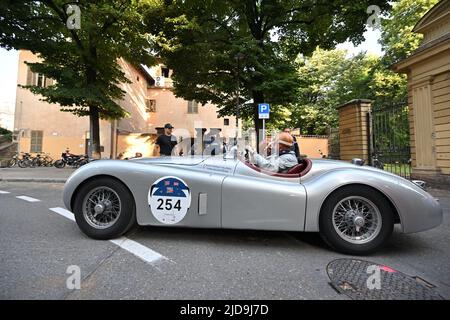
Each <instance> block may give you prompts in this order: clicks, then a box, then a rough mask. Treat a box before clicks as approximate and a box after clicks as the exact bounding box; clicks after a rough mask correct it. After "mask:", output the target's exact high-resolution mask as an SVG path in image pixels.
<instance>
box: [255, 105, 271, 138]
mask: <svg viewBox="0 0 450 320" xmlns="http://www.w3.org/2000/svg"><path fill="white" fill-rule="evenodd" d="M258 115H259V119H262V121H263V127H262V141H264V140H265V139H266V119H269V117H270V105H269V104H268V103H260V104H258ZM258 134H259V133H258Z"/></svg>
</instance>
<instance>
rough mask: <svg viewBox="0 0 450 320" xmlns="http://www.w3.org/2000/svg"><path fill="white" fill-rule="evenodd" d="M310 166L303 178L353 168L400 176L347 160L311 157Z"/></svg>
mask: <svg viewBox="0 0 450 320" xmlns="http://www.w3.org/2000/svg"><path fill="white" fill-rule="evenodd" d="M311 160H312V167H311V171H310V172H309V173H308V174H307V175H305V179H310V178H314V177H317V176H319V175H322V174H323V173H325V172H328V171H330V170H339V169H355V170H364V171H372V172H377V173H380V174H385V175H388V176H392V177H395V178H400V177H399V176H397V175H395V174H393V173H390V172H388V171H384V170H380V169H377V168H374V167H371V166H368V165H364V166H359V165H356V164H352V163H350V162H348V161H341V160H328V159H311Z"/></svg>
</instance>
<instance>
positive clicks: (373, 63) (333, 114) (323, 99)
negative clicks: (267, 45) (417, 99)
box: [287, 48, 380, 134]
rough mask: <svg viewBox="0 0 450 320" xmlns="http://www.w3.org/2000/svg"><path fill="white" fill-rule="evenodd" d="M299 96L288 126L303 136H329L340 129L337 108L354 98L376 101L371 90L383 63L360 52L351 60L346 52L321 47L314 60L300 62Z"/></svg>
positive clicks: (292, 109)
mask: <svg viewBox="0 0 450 320" xmlns="http://www.w3.org/2000/svg"><path fill="white" fill-rule="evenodd" d="M298 63H299V64H300V67H299V74H300V82H299V88H298V96H297V99H296V101H295V102H294V103H293V104H292V105H291V108H290V111H291V112H292V115H291V117H290V121H289V122H288V123H287V125H289V126H291V127H296V128H300V130H301V132H302V133H303V134H327V133H328V128H329V127H335V126H337V120H338V119H337V111H336V107H337V106H339V105H341V104H343V103H346V102H348V101H350V100H353V99H374V98H375V93H374V91H372V90H368V88H370V87H371V85H372V83H373V78H374V73H375V71H376V70H377V69H376V68H377V67H378V66H379V64H380V59H379V58H377V57H375V56H370V55H366V54H365V53H360V54H358V55H355V56H352V57H347V51H346V50H323V49H320V48H317V49H316V50H315V51H314V53H313V54H312V55H311V57H300V58H299V59H298Z"/></svg>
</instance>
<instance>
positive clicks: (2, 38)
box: [0, 0, 153, 152]
mask: <svg viewBox="0 0 450 320" xmlns="http://www.w3.org/2000/svg"><path fill="white" fill-rule="evenodd" d="M74 4H76V5H77V6H79V7H80V9H81V29H72V30H71V29H69V28H68V27H67V21H68V20H69V16H70V12H69V14H68V13H67V12H68V11H67V10H66V9H67V6H66V1H63V0H42V1H28V0H6V1H3V3H2V6H1V7H0V46H2V47H5V48H6V49H12V48H15V49H25V50H30V51H31V52H33V53H34V54H37V55H38V57H39V58H40V59H41V62H38V63H28V65H29V66H30V68H31V70H32V71H33V72H35V73H40V74H43V75H45V76H46V77H48V78H52V79H54V80H55V82H54V84H53V85H51V86H48V87H39V86H34V85H32V86H26V88H28V89H30V90H31V91H32V92H33V93H35V94H40V95H42V97H43V100H44V101H47V102H49V103H58V104H60V105H61V106H62V107H63V108H62V111H68V112H72V113H73V114H75V115H77V116H87V115H89V116H90V120H91V128H92V131H93V132H92V133H91V137H92V139H93V147H94V151H97V152H98V151H99V146H100V144H99V133H98V127H99V118H103V119H116V118H121V117H124V116H125V115H126V114H127V113H126V111H125V110H123V109H122V108H121V107H120V106H119V104H118V103H117V101H118V100H120V99H121V98H122V97H123V95H124V92H123V91H122V90H121V89H120V87H119V83H121V82H122V83H123V82H125V83H126V82H129V80H128V79H127V78H126V77H125V75H124V73H123V72H122V70H121V69H120V66H119V64H118V59H119V58H124V59H126V60H128V61H129V62H131V63H134V64H139V63H146V64H149V65H150V64H152V62H153V59H152V57H151V55H150V53H149V51H148V50H147V49H148V47H149V44H148V41H147V39H146V37H145V35H144V34H145V31H144V27H145V26H144V25H143V24H142V19H143V18H142V14H141V12H143V11H145V10H147V9H148V8H149V7H151V6H152V5H153V4H152V2H150V1H134V0H98V1H95V2H93V1H88V0H81V1H78V2H76V3H74Z"/></svg>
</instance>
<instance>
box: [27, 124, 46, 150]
mask: <svg viewBox="0 0 450 320" xmlns="http://www.w3.org/2000/svg"><path fill="white" fill-rule="evenodd" d="M43 135H44V131H40V130H39V131H38V130H31V148H30V152H31V153H39V152H42V137H43Z"/></svg>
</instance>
